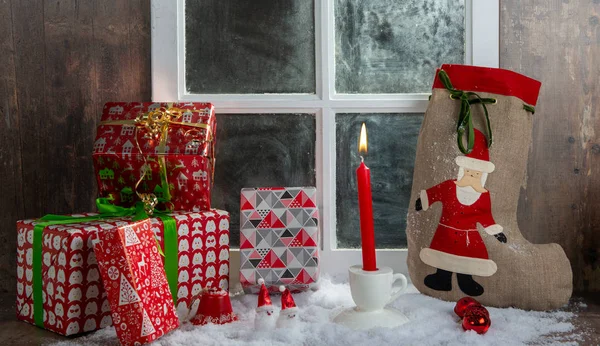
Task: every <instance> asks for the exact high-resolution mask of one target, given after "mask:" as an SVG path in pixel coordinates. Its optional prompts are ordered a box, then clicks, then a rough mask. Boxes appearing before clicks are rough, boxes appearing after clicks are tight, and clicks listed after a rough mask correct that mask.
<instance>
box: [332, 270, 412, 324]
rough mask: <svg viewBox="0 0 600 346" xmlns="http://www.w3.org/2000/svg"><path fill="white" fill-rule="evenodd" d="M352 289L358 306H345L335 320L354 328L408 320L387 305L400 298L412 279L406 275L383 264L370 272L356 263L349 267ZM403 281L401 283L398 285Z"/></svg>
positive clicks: (400, 322) (401, 322)
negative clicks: (407, 278)
mask: <svg viewBox="0 0 600 346" xmlns="http://www.w3.org/2000/svg"><path fill="white" fill-rule="evenodd" d="M348 272H349V275H350V292H351V293H352V299H353V300H354V303H355V304H356V306H355V307H353V308H349V309H345V310H343V311H342V312H341V313H339V314H338V315H337V316H336V317H335V318H334V319H333V321H334V322H335V323H339V324H342V325H345V326H347V327H349V328H352V329H357V330H366V329H371V328H375V327H397V326H399V325H402V324H404V323H406V322H408V318H407V317H406V316H405V315H404V314H402V313H401V312H400V311H398V310H395V309H393V308H386V307H385V306H386V305H387V304H389V303H391V302H393V301H394V300H396V299H397V298H398V297H399V296H400V294H402V291H404V289H406V286H407V285H408V282H407V280H406V277H405V276H404V275H402V274H399V273H397V274H394V272H393V271H392V269H391V268H389V267H382V268H379V269H377V270H374V271H366V270H363V269H362V266H360V265H355V266H352V267H350V268H349V269H348ZM397 281H400V285H395V283H396V282H397Z"/></svg>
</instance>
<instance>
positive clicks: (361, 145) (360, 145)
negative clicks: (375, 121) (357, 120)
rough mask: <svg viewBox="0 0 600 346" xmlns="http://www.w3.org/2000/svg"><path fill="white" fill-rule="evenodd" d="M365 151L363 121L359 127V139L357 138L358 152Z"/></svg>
mask: <svg viewBox="0 0 600 346" xmlns="http://www.w3.org/2000/svg"><path fill="white" fill-rule="evenodd" d="M367 151H368V150H367V127H366V126H365V123H363V124H362V127H361V129H360V139H359V140H358V152H359V153H361V154H366V153H367Z"/></svg>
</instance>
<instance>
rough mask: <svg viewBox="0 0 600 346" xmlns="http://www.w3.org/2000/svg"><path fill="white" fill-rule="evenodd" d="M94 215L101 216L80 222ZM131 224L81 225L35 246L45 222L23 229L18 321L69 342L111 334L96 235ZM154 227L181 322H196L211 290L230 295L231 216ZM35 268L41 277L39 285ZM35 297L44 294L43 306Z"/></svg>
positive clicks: (21, 224)
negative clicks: (89, 334)
mask: <svg viewBox="0 0 600 346" xmlns="http://www.w3.org/2000/svg"><path fill="white" fill-rule="evenodd" d="M90 215H96V214H80V215H74V216H78V217H85V216H90ZM129 223H131V218H130V217H122V218H111V219H102V220H94V221H86V222H82V221H77V220H74V221H73V223H69V224H63V225H52V226H47V227H45V228H43V229H42V230H40V231H41V232H40V236H39V238H38V239H37V240H36V241H34V238H35V237H34V228H35V226H36V225H38V224H39V222H38V221H36V220H21V221H18V222H17V230H18V237H17V239H18V241H17V302H16V310H17V318H18V319H20V320H23V321H25V322H28V323H31V324H37V325H38V326H40V327H42V328H45V329H47V330H50V331H53V332H55V333H59V334H62V335H74V334H78V333H83V332H89V331H93V330H96V329H99V328H104V327H107V326H110V325H111V324H112V321H111V316H110V306H109V304H108V300H107V299H106V292H105V290H104V288H103V286H102V282H101V280H100V273H99V270H98V264H97V260H96V254H95V253H94V251H93V246H92V244H91V234H93V233H95V232H105V231H109V230H111V229H113V228H117V227H122V226H124V225H127V224H129ZM150 223H151V230H152V231H153V232H154V234H155V237H156V239H157V240H158V243H159V244H160V246H161V249H163V250H164V252H165V257H161V259H162V260H163V261H164V267H165V269H166V272H167V274H168V275H167V278H168V281H169V282H170V283H171V288H172V289H171V291H172V293H173V294H172V296H173V298H174V301H176V306H177V312H178V315H179V316H180V317H181V319H182V320H187V319H189V318H191V317H193V316H194V315H195V314H196V311H197V308H198V303H199V295H200V293H201V292H202V290H203V289H204V288H210V287H219V288H222V289H224V290H228V288H229V213H227V212H226V211H223V210H217V209H211V210H208V211H203V212H174V213H169V214H164V215H156V217H155V218H151V219H150ZM36 247H37V248H38V251H37V252H36V251H34V249H35V248H36ZM34 262H35V263H36V265H37V266H38V271H39V274H40V280H39V282H38V284H37V285H36V284H34V279H33V277H34V271H35V270H34V267H35V266H34ZM34 291H36V292H39V294H38V295H37V297H39V299H36V295H35V294H33V293H34ZM34 306H35V307H37V309H34ZM34 310H36V311H37V314H36V313H34Z"/></svg>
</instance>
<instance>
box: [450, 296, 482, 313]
mask: <svg viewBox="0 0 600 346" xmlns="http://www.w3.org/2000/svg"><path fill="white" fill-rule="evenodd" d="M471 305H477V306H481V304H480V303H479V302H478V301H477V300H476V299H473V298H471V297H464V298H461V299H459V300H458V301H457V302H456V305H455V306H454V312H455V313H456V314H457V315H458V317H460V318H463V317H464V316H465V311H466V310H467V308H468V307H469V306H471Z"/></svg>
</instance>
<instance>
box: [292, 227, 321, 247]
mask: <svg viewBox="0 0 600 346" xmlns="http://www.w3.org/2000/svg"><path fill="white" fill-rule="evenodd" d="M290 246H294V247H301V246H317V243H316V242H315V240H314V239H313V238H312V237H311V236H309V235H308V233H306V231H305V230H304V229H302V230H300V232H299V233H298V234H297V235H296V237H295V238H294V241H292V243H291V244H290Z"/></svg>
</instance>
